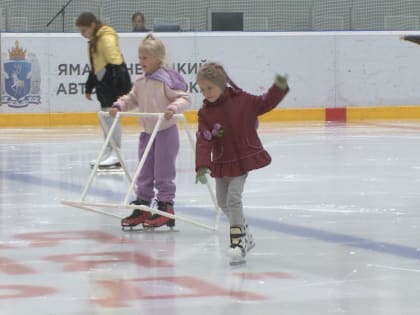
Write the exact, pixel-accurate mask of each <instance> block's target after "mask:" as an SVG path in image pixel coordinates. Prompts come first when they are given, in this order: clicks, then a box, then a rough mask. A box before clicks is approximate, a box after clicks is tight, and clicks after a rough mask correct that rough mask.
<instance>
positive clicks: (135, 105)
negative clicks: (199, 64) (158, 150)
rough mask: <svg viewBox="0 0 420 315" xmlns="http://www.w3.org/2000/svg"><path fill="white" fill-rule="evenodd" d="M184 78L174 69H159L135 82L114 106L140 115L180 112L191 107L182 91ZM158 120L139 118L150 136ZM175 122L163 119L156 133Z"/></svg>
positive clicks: (187, 97) (175, 121) (184, 85)
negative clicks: (170, 111) (134, 111)
mask: <svg viewBox="0 0 420 315" xmlns="http://www.w3.org/2000/svg"><path fill="white" fill-rule="evenodd" d="M185 87H186V84H185V81H184V79H183V78H182V77H181V76H180V75H179V74H178V73H177V72H175V71H174V70H172V69H166V68H160V69H159V70H157V71H156V72H155V73H153V74H151V75H146V76H142V77H140V78H139V79H137V80H136V81H135V83H134V85H133V88H132V89H131V91H130V92H129V93H128V94H126V95H124V96H122V97H120V98H119V99H118V100H117V101H116V102H115V103H114V105H113V107H117V108H118V109H119V110H120V111H123V112H124V111H131V110H133V109H136V111H138V112H141V113H163V112H165V111H167V110H172V111H174V112H175V113H176V114H179V113H182V112H183V111H184V110H185V109H186V108H188V107H189V106H190V105H191V101H190V97H189V96H188V94H187V92H185V91H184V90H185ZM156 122H157V117H156V118H154V117H140V123H141V124H142V125H143V128H144V131H145V132H147V133H152V131H153V129H154V127H155V125H156ZM176 123H177V119H174V118H172V119H170V120H166V119H164V120H163V121H162V124H161V125H160V128H159V131H160V130H164V129H167V128H169V127H171V126H173V125H175V124H176Z"/></svg>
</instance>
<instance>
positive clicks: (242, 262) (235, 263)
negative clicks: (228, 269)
mask: <svg viewBox="0 0 420 315" xmlns="http://www.w3.org/2000/svg"><path fill="white" fill-rule="evenodd" d="M245 264H246V260H245V259H241V260H231V261H230V262H229V265H231V266H243V265H245Z"/></svg>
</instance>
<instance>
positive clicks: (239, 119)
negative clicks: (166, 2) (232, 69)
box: [196, 63, 289, 263]
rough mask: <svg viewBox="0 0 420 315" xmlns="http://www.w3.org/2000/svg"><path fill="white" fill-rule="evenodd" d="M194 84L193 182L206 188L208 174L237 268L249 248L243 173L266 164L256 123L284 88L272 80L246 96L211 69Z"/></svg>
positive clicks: (206, 68) (212, 66)
mask: <svg viewBox="0 0 420 315" xmlns="http://www.w3.org/2000/svg"><path fill="white" fill-rule="evenodd" d="M197 83H198V85H199V86H200V90H201V93H202V94H203V96H204V98H205V100H204V104H203V106H202V107H201V109H200V110H199V112H198V132H197V144H196V171H197V180H196V181H197V182H198V181H200V182H201V183H206V181H207V179H206V173H207V172H210V171H211V176H212V177H215V179H216V197H217V203H218V205H219V207H220V208H221V209H222V210H223V212H224V213H225V214H226V216H227V218H228V219H229V223H230V249H229V254H230V256H231V263H241V262H244V261H245V256H246V253H247V252H248V251H249V250H250V249H251V248H252V247H254V245H255V243H254V240H253V238H252V235H251V233H250V232H249V229H248V226H247V224H246V223H245V217H244V214H243V209H242V191H243V188H244V185H245V181H246V178H247V176H248V172H249V171H252V170H255V169H258V168H261V167H264V166H266V165H268V164H270V162H271V157H270V155H269V154H268V152H267V151H265V150H264V148H263V146H262V143H261V141H260V139H259V137H258V134H257V130H256V124H257V122H258V121H257V118H258V116H259V115H262V114H264V113H266V112H268V111H270V110H272V109H273V108H275V107H276V106H277V104H278V103H279V102H280V101H281V100H282V99H283V97H284V96H285V95H286V94H287V92H288V91H289V87H288V84H287V81H286V78H284V77H282V76H279V75H277V77H276V80H275V82H274V84H273V85H272V86H271V87H270V88H269V90H268V91H267V93H265V94H263V95H261V96H256V95H251V94H249V93H246V92H244V91H242V90H241V89H239V88H238V87H237V86H236V85H235V84H234V83H233V82H232V80H231V79H230V78H229V76H228V75H227V74H226V72H225V70H224V68H223V67H222V66H221V65H218V64H216V63H208V64H205V65H203V66H202V67H201V69H200V71H199V72H198V74H197ZM228 84H229V85H230V86H228Z"/></svg>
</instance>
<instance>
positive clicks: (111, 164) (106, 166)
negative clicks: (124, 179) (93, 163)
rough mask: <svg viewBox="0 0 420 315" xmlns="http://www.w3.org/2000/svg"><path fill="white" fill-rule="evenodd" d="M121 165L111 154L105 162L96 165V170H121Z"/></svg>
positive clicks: (114, 155) (113, 154)
mask: <svg viewBox="0 0 420 315" xmlns="http://www.w3.org/2000/svg"><path fill="white" fill-rule="evenodd" d="M121 169H122V167H121V163H120V161H119V160H118V157H117V156H116V154H115V153H114V152H113V153H111V154H110V155H109V156H108V158H106V159H105V160H103V161H102V162H100V163H99V165H98V170H100V171H106V170H113V171H115V170H121Z"/></svg>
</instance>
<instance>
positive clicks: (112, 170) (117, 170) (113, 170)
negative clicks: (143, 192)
mask: <svg viewBox="0 0 420 315" xmlns="http://www.w3.org/2000/svg"><path fill="white" fill-rule="evenodd" d="M97 173H98V174H123V173H124V169H123V168H122V167H116V166H115V167H114V166H111V167H103V166H102V167H98V169H97Z"/></svg>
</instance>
